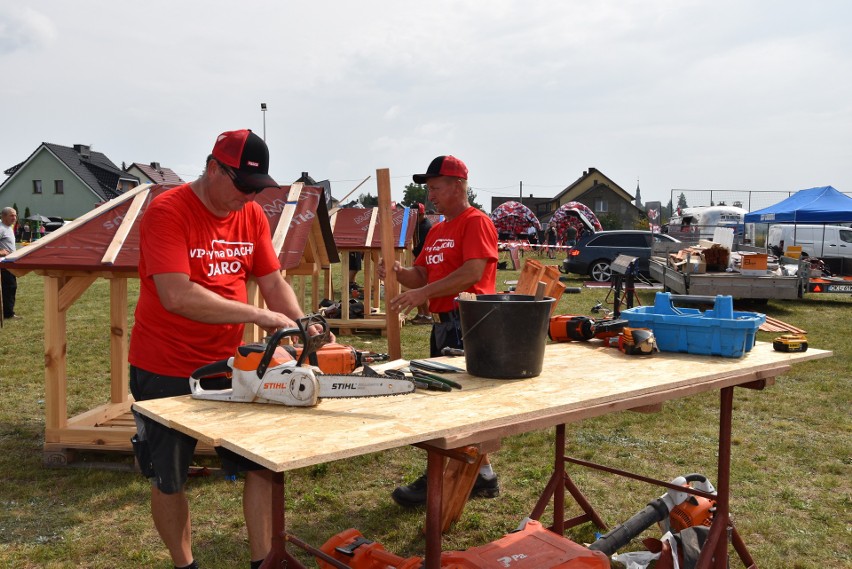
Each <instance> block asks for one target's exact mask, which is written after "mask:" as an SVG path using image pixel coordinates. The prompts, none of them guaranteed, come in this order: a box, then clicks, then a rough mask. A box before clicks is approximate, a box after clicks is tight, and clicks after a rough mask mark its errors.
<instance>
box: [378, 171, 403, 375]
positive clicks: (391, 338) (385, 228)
mask: <svg viewBox="0 0 852 569" xmlns="http://www.w3.org/2000/svg"><path fill="white" fill-rule="evenodd" d="M376 182H377V185H378V190H379V215H380V216H381V219H382V232H381V240H382V257H384V259H385V268H386V269H387V270H386V271H385V312H386V313H387V332H388V354H389V355H390V359H392V360H395V359H398V358H400V357H402V344H401V339H400V325H399V312H397V311H394V310H393V309H392V308H391V305H390V299H392V298H393V297H395V296H396V295H397V294H398V293H399V283H398V282H397V280H396V273H395V272H394V271H393V262H394V260H395V259H396V254H395V252H394V242H393V217H392V215H393V214H392V212H391V181H390V170H388V169H387V168H381V169H379V170H376Z"/></svg>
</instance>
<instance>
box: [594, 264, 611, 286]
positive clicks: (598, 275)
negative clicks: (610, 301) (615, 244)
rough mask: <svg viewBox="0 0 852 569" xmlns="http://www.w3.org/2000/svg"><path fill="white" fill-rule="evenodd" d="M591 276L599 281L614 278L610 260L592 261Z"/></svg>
mask: <svg viewBox="0 0 852 569" xmlns="http://www.w3.org/2000/svg"><path fill="white" fill-rule="evenodd" d="M589 276H590V277H592V280H593V281H597V282H599V283H602V282H607V281H609V280H610V279H611V278H612V267H611V266H610V264H609V261H607V260H606V259H601V260H599V261H595V262H594V263H592V264H591V266H590V267H589Z"/></svg>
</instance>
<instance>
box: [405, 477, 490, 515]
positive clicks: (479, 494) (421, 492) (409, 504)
mask: <svg viewBox="0 0 852 569" xmlns="http://www.w3.org/2000/svg"><path fill="white" fill-rule="evenodd" d="M499 495H500V484H499V483H498V482H497V476H494V477H493V478H485V477H484V476H482V475H481V474H479V475H477V477H476V482H474V484H473V489H472V490H471V491H470V497H471V498H496V497H497V496H499ZM391 498H393V501H394V502H396V503H397V504H399V505H400V506H402V507H403V508H416V507H417V506H423V505H424V504H426V475H425V474H424V475H423V476H421V477H420V478H418V479H417V480H415V481H414V482H412V483H411V484H409V485H408V486H397V488H396V489H395V490H394V491H393V492H392V493H391Z"/></svg>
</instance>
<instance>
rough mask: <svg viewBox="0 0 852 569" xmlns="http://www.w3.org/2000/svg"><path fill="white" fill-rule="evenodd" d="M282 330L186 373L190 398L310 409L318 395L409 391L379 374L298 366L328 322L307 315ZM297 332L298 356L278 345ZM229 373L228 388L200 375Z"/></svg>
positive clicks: (323, 336)
mask: <svg viewBox="0 0 852 569" xmlns="http://www.w3.org/2000/svg"><path fill="white" fill-rule="evenodd" d="M296 324H297V327H296V328H287V329H281V330H278V331H276V332H275V333H274V334H272V335H271V336H270V337H269V339H268V341H267V342H266V344H265V345H264V344H247V345H244V346H239V347H238V348H237V350H236V354H235V355H234V356H233V357H231V358H228V359H227V360H220V361H218V362H214V363H211V364H208V365H206V366H203V367H201V368H199V369H197V370H195V371H194V372H193V373H192V376H191V377H190V378H189V386H190V391H191V395H192V397H194V398H196V399H208V400H214V401H233V402H242V403H273V404H279V405H289V406H293V407H313V406H315V405H317V404H318V403H319V401H320V399H321V398H343V397H379V396H387V395H399V394H404V393H412V392H413V391H414V383H412V382H411V381H408V380H406V379H398V378H393V377H389V376H381V375H375V372H374V375H368V374H362V375H352V374H323V373H321V372H320V373H317V370H314V369H313V368H311V367H303V366H302V364H303V363H304V362H305V361H306V360H307V359H308V358H309V356H310V354H312V353H314V352H316V351H317V350H318V349H320V347H321V346H322V345H324V344H325V343H327V342H328V330H329V328H328V322H326V320H325V319H324V318H323V317H321V316H318V315H310V316H306V317H305V318H302V319H300V320H298V321H297V322H296ZM315 324H318V325H320V327H321V328H322V332H321V333H320V334H315V335H313V336H310V335H309V334H308V329H309V328H310V327H311V326H313V325H315ZM289 336H297V337H300V338H301V339H302V341H303V347H302V351H301V353H300V354H299V356H298V359H294V358H293V356H292V355H291V354H290V353H288V352H287V350H285V349H284V348H283V347H281V346H279V345H278V344H279V343H280V342H281V340H283V339H284V338H286V337H289ZM222 375H231V376H232V379H231V384H232V387H231V388H230V389H219V390H206V389H204V388H203V387H202V386H201V383H202V381H203V380H204V379H205V378H210V377H221V376H222Z"/></svg>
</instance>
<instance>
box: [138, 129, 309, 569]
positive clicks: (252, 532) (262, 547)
mask: <svg viewBox="0 0 852 569" xmlns="http://www.w3.org/2000/svg"><path fill="white" fill-rule="evenodd" d="M269 187H278V184H277V183H276V182H275V180H273V179H272V178H271V177H270V176H269V149H268V148H267V146H266V143H265V142H264V141H263V140H262V139H261V138H260V137H258V136H257V135H256V134H254V133H253V132H251V131H250V130H238V131H230V132H224V133H222V134H221V135H219V137H218V138H217V140H216V144H215V146H214V147H213V152H212V154H210V156H208V157H207V163H206V168H205V170H204V173H203V174H202V175H201V177H200V178H199V179H197V180H195V181H194V182H191V183H188V184H184V185H182V186H178V187H176V188H174V189H172V190H169V191H166V192H164V193H163V194H161V195H159V196H157V197H156V198H155V199H154V200H153V201H151V203H150V205H149V206H148V208H147V209H146V210H145V213H144V216H143V217H142V221H141V226H140V237H139V239H140V255H139V277H140V280H141V285H140V292H139V302H138V304H137V306H136V315H135V318H136V320H135V324H134V326H133V331H132V334H131V337H130V357H129V360H130V364H131V367H130V391H131V393H132V394H133V397H134V398H135V400H136V401H143V400H146V399H156V398H159V397H172V396H176V395H185V394H188V393H189V392H190V389H189V380H188V378H189V376H190V375H191V374H192V372H193V371H195V370H196V369H198V368H199V367H201V366H203V365H207V364H210V363H212V362H215V361H219V360H223V359H227V358H228V357H231V356H233V354H234V350H235V349H236V347H237V346H238V345H239V344H240V343H241V339H242V334H243V326H244V324H246V323H249V324H257V325H258V326H260V327H261V328H263V329H264V330H267V331H270V332H271V331H274V330H276V329H279V328H293V327H295V326H296V323H295V320H294V319H298V318H300V317H302V316H303V312H302V309H301V307H300V306H299V302H298V300H297V298H296V295H295V294H294V293H293V289H292V288H290V285H289V284H287V282H286V281H285V280H284V279H283V277H282V276H281V272H280V265H279V263H278V256H277V255H276V253H275V250H274V248H273V247H272V241H271V233H270V231H269V223H268V221H267V218H266V215H265V214H264V212H263V211H262V210H261V208H260V206H259V205H257V203H255V201H254V200H255V197H256V196H257V194H258V193H259V192H261V191H262V190H264V189H265V188H269ZM250 276H253V277H255V279H256V281H257V285H258V288H259V289H260V292H261V294H262V295H263V298H264V300H265V301H266V305H267V306H268V307H269V308H268V309H266V308H259V307H257V306H253V305H251V304H248V302H247V291H246V282H247V280H248V278H249V277H250ZM208 381H213V382H214V384H208V385H206V386H205V387H206V388H208V389H222V388H226V387H229V383H230V381H229V380H228V378H224V377H223V378H221V380H217V379H215V378H214V379H212V380H208ZM217 382H218V384H216V383H217ZM134 418H135V419H136V425H137V434H136V436H135V437H134V438H133V446H134V450H135V452H136V456H137V459H138V461H139V466H140V469H141V470H142V473H143V475H145V476H146V477H148V478H149V479H151V481H152V485H151V513H152V516H153V518H154V525H155V527H156V528H157V531H158V532H159V534H160V537H161V538H162V540H163V542H164V543H165V545H166V547H167V548H168V550H169V553H170V554H171V557H172V562H173V563H174V565H175V567H176V568H193V569H195V568H197V567H198V564H197V563H196V561H195V560H194V557H193V554H192V524H191V520H190V513H189V503H188V500H187V497H186V492H185V490H184V486H185V484H186V481H187V473H188V470H189V465H190V462H191V460H192V457H193V454H194V452H195V446H196V442H197V441H196V440H195V439H193V438H191V437H189V436H187V435H184V434H182V433H179V432H178V431H175V430H172V429H169V428H168V427H165V426H164V425H161V424H160V423H157V422H155V421H153V420H151V419H148V418H147V417H144V416H142V415H140V414H137V413H134ZM216 451H217V453H218V454H219V456H220V458H221V459H222V466H223V470H225V472H226V473H227V474H236V473H237V472H246V482H245V487H244V491H243V511H244V513H245V517H246V527H247V529H248V537H249V546H250V549H251V559H252V562H251V566H252V567H259V566H260V563H261V562H262V561H263V558H264V557H265V556H266V554H267V553H268V552H269V549H270V547H271V537H272V529H271V527H272V526H271V515H270V508H269V503H270V501H271V499H272V497H271V489H272V485H271V483H272V474H271V472H269V471H267V470H265V469H263V468H262V467H261V466H259V465H257V464H255V463H253V462H251V461H249V460H247V459H245V458H243V457H240V456H239V455H237V454H235V453H232V452H230V451H227V450H225V449H221V448H217V449H216Z"/></svg>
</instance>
